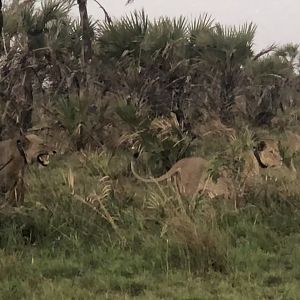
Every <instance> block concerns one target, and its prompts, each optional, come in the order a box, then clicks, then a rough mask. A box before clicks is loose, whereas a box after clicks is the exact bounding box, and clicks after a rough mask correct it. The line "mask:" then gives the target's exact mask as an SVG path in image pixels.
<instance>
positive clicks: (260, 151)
mask: <svg viewBox="0 0 300 300" xmlns="http://www.w3.org/2000/svg"><path fill="white" fill-rule="evenodd" d="M254 155H255V157H256V159H257V161H258V163H259V165H260V166H261V167H263V168H268V167H276V166H279V165H282V156H281V154H280V151H279V147H278V141H274V140H265V141H260V142H258V143H257V145H256V146H255V147H254Z"/></svg>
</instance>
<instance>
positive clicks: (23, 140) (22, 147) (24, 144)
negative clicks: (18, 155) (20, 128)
mask: <svg viewBox="0 0 300 300" xmlns="http://www.w3.org/2000/svg"><path fill="white" fill-rule="evenodd" d="M20 134H21V132H20ZM29 143H30V141H29V140H28V139H27V137H26V136H25V135H24V133H23V132H22V135H20V137H19V138H18V139H17V147H18V149H19V151H20V152H24V151H26V150H27V149H28V147H29Z"/></svg>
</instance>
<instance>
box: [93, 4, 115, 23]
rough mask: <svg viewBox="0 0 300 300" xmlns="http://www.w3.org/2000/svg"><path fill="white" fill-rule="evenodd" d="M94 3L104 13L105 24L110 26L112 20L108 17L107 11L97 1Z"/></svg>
mask: <svg viewBox="0 0 300 300" xmlns="http://www.w3.org/2000/svg"><path fill="white" fill-rule="evenodd" d="M94 2H96V3H97V4H98V5H99V7H100V8H101V9H102V11H103V12H104V15H105V22H107V23H108V24H111V23H112V19H111V17H110V15H109V14H108V12H107V10H106V9H105V8H104V7H103V6H102V5H101V4H100V3H99V1H97V0H94Z"/></svg>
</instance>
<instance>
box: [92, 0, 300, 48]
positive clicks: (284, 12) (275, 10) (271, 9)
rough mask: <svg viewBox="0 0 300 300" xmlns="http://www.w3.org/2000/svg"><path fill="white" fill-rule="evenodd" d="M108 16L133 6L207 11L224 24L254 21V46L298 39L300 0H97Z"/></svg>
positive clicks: (151, 11) (157, 12) (191, 13)
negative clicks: (126, 3) (130, 2)
mask: <svg viewBox="0 0 300 300" xmlns="http://www.w3.org/2000/svg"><path fill="white" fill-rule="evenodd" d="M98 1H99V2H100V3H101V4H102V5H103V6H104V7H105V8H106V10H107V11H108V13H109V14H110V15H111V16H114V17H119V16H121V15H124V14H126V13H129V12H130V11H132V10H134V9H138V10H139V9H142V8H144V9H145V12H146V13H147V14H148V15H149V16H150V17H158V16H161V15H167V16H170V17H173V16H180V15H184V16H187V17H197V16H199V15H200V14H203V13H208V14H209V15H211V16H212V17H213V18H214V19H215V20H216V21H218V22H220V23H222V24H224V25H239V24H242V23H244V22H250V21H253V22H254V23H255V24H257V26H258V28H257V33H256V38H255V50H260V49H261V48H264V47H266V46H268V45H270V44H271V43H273V42H275V43H280V44H284V43H288V42H293V43H300V16H299V14H300V0H135V2H134V4H130V5H127V6H125V2H126V0H98ZM88 12H89V14H92V15H93V16H94V17H96V18H103V13H102V11H101V10H100V8H99V6H98V5H97V3H96V2H95V1H94V0H88Z"/></svg>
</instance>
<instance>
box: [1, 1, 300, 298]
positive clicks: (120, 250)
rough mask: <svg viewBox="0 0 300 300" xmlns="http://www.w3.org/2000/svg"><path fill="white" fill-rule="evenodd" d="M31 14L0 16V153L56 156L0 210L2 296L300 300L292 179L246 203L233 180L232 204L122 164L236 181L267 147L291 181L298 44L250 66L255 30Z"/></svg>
mask: <svg viewBox="0 0 300 300" xmlns="http://www.w3.org/2000/svg"><path fill="white" fill-rule="evenodd" d="M0 2H1V1H0ZM25 2H26V3H25V4H20V3H19V1H18V0H14V1H12V2H11V3H10V4H6V6H4V7H3V8H2V10H3V17H4V18H3V39H2V41H1V60H0V76H1V77H0V78H1V81H0V86H1V93H0V113H1V119H0V140H4V139H6V138H10V137H12V136H14V135H15V134H17V132H18V130H19V128H20V127H22V128H23V129H24V130H29V131H30V130H31V131H34V132H36V133H37V134H39V135H41V136H44V137H45V139H46V140H47V142H48V143H54V144H55V145H56V146H57V148H58V149H59V154H58V155H57V156H56V157H55V158H54V159H53V161H52V162H51V165H50V166H49V167H48V168H46V169H45V168H44V169H40V168H38V167H35V166H32V167H30V168H29V170H28V172H27V173H26V182H27V190H28V192H27V194H26V201H25V204H24V205H23V206H22V207H18V208H8V207H6V208H5V209H2V210H1V211H0V212H1V214H0V252H1V258H0V266H1V267H0V279H1V280H0V296H1V299H2V298H3V299H104V298H105V299H132V298H136V299H186V300H187V299H190V300H191V299H241V298H244V299H297V297H299V296H298V295H299V293H300V284H299V280H300V273H299V268H298V265H299V263H300V248H299V247H297V244H298V243H299V242H300V235H299V229H300V216H299V200H300V198H299V195H300V190H299V187H298V185H297V183H296V182H295V181H292V178H291V175H290V172H289V171H286V172H284V171H283V172H282V173H280V174H276V176H275V177H272V176H271V178H270V179H269V180H267V181H266V180H262V181H261V182H258V183H257V186H255V187H254V188H252V189H250V190H247V191H246V190H242V191H241V185H239V181H238V176H236V178H237V179H236V192H237V191H238V192H239V193H238V200H239V201H240V205H236V203H233V201H232V203H228V202H226V201H223V200H222V199H214V200H211V199H209V198H207V197H206V196H205V195H201V196H199V197H198V198H197V199H185V198H184V197H182V196H180V195H179V194H178V193H177V192H176V189H174V186H173V185H162V186H157V185H155V184H152V185H151V184H149V185H145V184H143V183H140V182H138V181H137V180H135V179H134V178H133V177H132V174H131V171H130V166H129V165H130V160H131V158H132V154H133V153H132V149H133V148H134V149H138V150H140V152H141V154H140V156H139V158H138V165H139V172H140V173H141V174H153V175H158V174H162V173H163V172H165V171H166V170H167V169H168V168H170V166H171V165H172V164H173V163H174V162H175V161H177V160H179V159H180V158H183V157H187V156H189V155H200V156H203V157H205V158H207V159H210V160H211V162H212V168H211V171H212V174H213V173H217V171H218V168H219V166H220V165H226V166H227V167H228V168H231V169H232V170H235V171H234V172H235V173H234V174H236V175H238V173H239V172H240V169H239V167H240V166H241V167H242V164H243V161H242V160H241V156H240V154H241V153H242V152H243V151H244V150H247V149H250V148H251V147H252V145H253V141H254V140H255V139H256V138H261V137H265V136H270V135H271V136H273V137H276V138H278V139H280V140H281V141H282V144H281V152H282V155H283V158H284V163H285V165H286V166H287V168H289V167H290V165H291V158H293V160H294V164H295V166H296V168H297V167H298V166H299V165H300V164H299V163H300V160H299V157H298V153H297V150H299V149H300V145H299V146H298V145H297V143H296V144H295V140H293V142H294V144H295V145H294V147H293V148H292V147H290V146H291V144H292V143H291V141H290V140H288V137H287V135H286V130H287V129H289V130H291V131H293V132H294V133H297V132H298V133H299V132H300V130H299V129H300V128H299V121H298V116H299V112H300V111H299V104H300V103H299V99H300V78H299V70H300V65H299V48H298V45H295V44H292V43H291V44H288V45H282V46H275V45H271V46H270V47H268V48H267V49H263V50H262V51H261V52H259V53H254V50H253V42H254V38H255V30H256V26H255V25H254V24H252V23H250V24H245V25H243V26H240V27H225V26H222V25H221V24H219V23H217V22H215V21H214V20H213V19H211V18H210V17H209V16H207V15H202V16H200V17H199V18H198V19H195V20H188V19H186V18H184V17H181V18H176V19H169V18H160V19H157V20H150V19H149V18H148V16H147V14H146V13H145V12H144V11H141V12H134V13H133V14H131V15H128V16H125V17H122V18H120V19H118V20H111V19H110V17H109V16H108V15H106V21H104V22H102V21H98V20H97V21H95V20H92V19H91V18H89V17H88V15H87V12H86V1H84V0H78V1H77V3H74V1H71V0H69V1H67V0H65V1H62V0H45V1H44V2H42V5H41V7H37V6H35V3H34V2H35V1H25ZM77 4H78V7H79V11H80V20H74V19H72V18H71V17H70V10H71V8H72V6H73V5H77ZM0 25H1V22H0ZM0 27H1V26H0ZM297 146H298V149H297ZM141 150H142V151H141ZM143 167H144V171H143V170H142V168H143ZM288 170H289V169H288Z"/></svg>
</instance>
